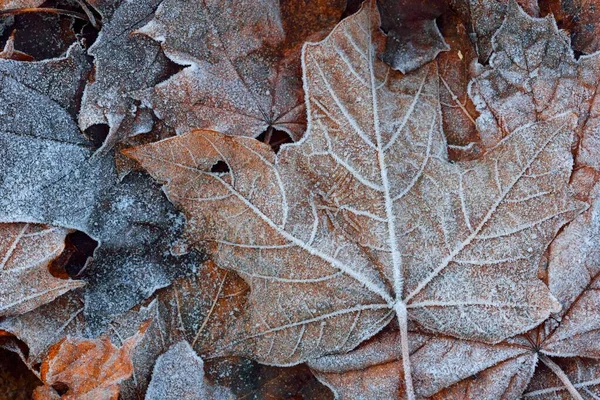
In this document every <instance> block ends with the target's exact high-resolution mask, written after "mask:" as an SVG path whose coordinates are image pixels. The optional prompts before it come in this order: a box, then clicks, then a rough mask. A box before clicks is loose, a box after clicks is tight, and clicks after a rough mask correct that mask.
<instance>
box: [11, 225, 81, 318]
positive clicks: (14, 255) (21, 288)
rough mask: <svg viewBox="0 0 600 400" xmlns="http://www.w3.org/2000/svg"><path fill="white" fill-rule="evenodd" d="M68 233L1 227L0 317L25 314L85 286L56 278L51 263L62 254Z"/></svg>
mask: <svg viewBox="0 0 600 400" xmlns="http://www.w3.org/2000/svg"><path fill="white" fill-rule="evenodd" d="M68 233H69V231H68V230H67V229H62V228H56V227H48V226H40V225H30V224H0V316H5V315H14V314H23V313H25V312H27V311H31V310H33V309H35V308H37V307H39V306H41V305H42V304H45V303H49V302H51V301H52V300H54V299H55V298H57V297H58V296H60V295H61V294H63V293H66V292H68V291H69V290H72V289H75V288H78V287H81V286H83V284H84V283H83V282H81V281H74V280H71V279H60V278H55V277H54V276H53V275H52V274H51V273H50V271H49V269H48V267H49V265H50V262H51V261H52V260H53V259H54V258H56V257H58V255H60V253H62V251H63V249H64V247H65V236H67V234H68Z"/></svg>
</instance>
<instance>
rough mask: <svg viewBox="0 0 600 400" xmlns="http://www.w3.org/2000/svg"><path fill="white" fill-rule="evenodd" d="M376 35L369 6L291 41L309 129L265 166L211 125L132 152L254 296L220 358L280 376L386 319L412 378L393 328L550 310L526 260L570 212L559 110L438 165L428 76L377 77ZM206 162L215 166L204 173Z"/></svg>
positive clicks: (496, 320) (433, 94)
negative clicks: (316, 39)
mask: <svg viewBox="0 0 600 400" xmlns="http://www.w3.org/2000/svg"><path fill="white" fill-rule="evenodd" d="M378 27H379V20H378V14H377V10H376V7H375V4H374V2H371V3H367V5H366V6H364V8H363V10H362V11H361V12H360V13H358V14H357V15H355V16H353V17H350V18H348V19H347V20H345V21H343V22H342V23H340V25H338V27H336V28H335V29H334V31H333V32H332V33H331V34H330V35H329V36H328V38H327V39H326V40H324V41H323V42H320V43H314V44H308V45H306V46H305V48H304V50H303V65H304V75H305V82H304V83H305V89H306V91H307V94H306V95H307V98H308V99H309V102H308V107H309V112H308V115H309V131H308V132H307V136H306V137H305V139H303V141H301V142H300V143H299V144H297V145H289V146H285V147H284V148H282V150H281V152H280V154H279V155H278V156H275V155H274V154H273V153H272V152H271V150H270V149H269V148H268V146H266V145H263V144H261V143H258V142H257V141H255V140H252V139H247V138H241V137H234V136H226V135H223V134H220V133H216V132H211V131H194V132H191V133H189V134H186V135H182V136H178V137H175V138H171V139H166V140H163V141H161V142H158V143H155V144H149V145H145V146H141V147H138V148H135V149H132V150H130V151H128V154H129V155H130V156H132V157H133V158H135V159H137V160H138V161H140V162H141V163H142V165H143V166H144V168H146V169H147V170H148V171H149V172H150V173H151V174H152V175H153V176H154V177H155V178H157V179H159V180H161V181H163V182H167V184H166V185H165V188H164V190H165V192H166V193H167V195H168V197H169V199H170V200H171V201H173V202H174V203H175V204H177V205H179V206H180V207H182V208H183V209H184V210H185V212H186V215H187V221H188V236H189V237H190V238H193V239H194V240H197V241H206V242H207V243H208V244H209V246H210V251H211V253H212V255H213V257H214V259H215V261H216V262H217V264H218V265H220V266H222V267H224V268H227V269H232V270H235V271H236V272H238V273H239V274H240V276H241V277H242V278H244V279H245V280H246V282H247V283H248V284H249V286H250V288H251V294H250V298H249V303H248V309H247V312H246V313H245V315H244V318H243V319H241V320H240V321H239V327H240V329H241V332H242V333H241V334H240V335H239V336H237V335H230V336H233V338H232V341H231V342H230V343H228V344H227V345H225V347H224V349H225V348H227V349H228V350H230V351H234V352H236V353H239V354H244V355H248V356H250V357H252V358H254V359H257V360H259V361H261V362H265V363H269V364H275V365H294V364H297V363H299V362H302V361H305V360H307V359H311V358H316V357H319V356H322V355H326V354H330V353H338V352H346V351H349V350H351V349H353V348H355V347H356V346H357V345H359V344H360V343H361V342H363V341H364V340H365V339H367V338H369V337H371V336H373V335H374V334H376V333H377V332H378V331H380V330H381V329H382V328H383V327H384V326H386V325H387V324H388V323H389V322H390V321H391V320H392V318H393V316H394V314H396V315H397V316H398V323H399V326H400V330H401V339H402V340H401V342H402V346H401V348H402V354H403V355H404V357H403V362H404V369H405V372H406V378H407V379H406V382H407V384H410V379H408V378H410V375H411V374H410V371H409V369H408V367H410V362H409V359H408V357H407V356H408V350H409V345H408V338H407V337H406V336H407V333H406V330H407V319H410V320H411V321H414V322H415V323H417V324H418V325H419V326H420V327H422V328H425V329H427V330H429V331H432V332H439V333H443V334H447V335H452V336H455V337H459V338H469V339H477V340H482V341H486V342H491V343H494V342H498V341H501V340H503V339H505V338H506V337H508V336H512V335H514V334H517V333H520V332H524V331H527V330H529V329H531V328H532V327H534V326H536V325H537V324H539V323H540V322H542V321H543V320H545V319H546V318H547V317H548V315H549V314H550V312H555V311H557V310H558V309H559V307H558V303H557V302H556V300H555V299H554V297H553V296H551V295H550V293H549V291H548V289H547V288H546V287H545V285H544V284H543V283H542V282H541V281H540V280H538V279H537V278H536V272H537V265H538V262H539V260H540V258H541V255H542V253H543V251H544V249H545V248H546V246H547V244H548V243H549V242H550V240H551V239H552V238H553V237H554V235H555V234H556V232H557V230H558V229H559V228H560V227H561V226H562V225H563V224H564V223H566V222H568V221H569V220H571V219H572V218H573V217H575V216H576V215H577V214H578V213H579V212H580V211H581V210H582V209H583V206H582V204H581V203H578V202H576V201H574V200H572V199H571V198H570V195H569V194H568V193H567V190H566V189H567V183H568V179H569V176H570V169H571V164H572V158H571V153H570V143H571V140H572V139H571V135H572V130H573V128H572V127H573V125H574V122H575V117H574V115H573V114H571V113H567V114H564V115H562V116H560V117H556V118H554V119H552V120H549V121H544V122H540V123H537V124H530V125H527V126H524V127H522V128H520V129H518V130H516V131H514V132H513V133H512V134H511V135H510V136H508V137H507V138H506V139H505V140H503V141H502V142H501V143H500V144H499V145H497V146H496V147H495V148H493V149H491V150H490V151H488V153H487V154H486V155H485V156H484V157H483V158H482V159H480V160H477V161H474V162H463V163H456V164H453V163H450V162H448V161H447V159H446V143H445V140H444V137H443V134H442V132H441V129H440V125H441V121H440V118H439V115H440V108H439V90H438V89H439V88H438V85H437V80H435V79H428V78H429V77H430V76H432V75H433V76H435V74H436V69H435V65H428V66H425V67H423V68H421V69H419V70H418V71H416V72H414V73H412V74H408V75H402V74H400V73H397V72H394V71H391V70H390V69H389V68H388V67H386V66H385V65H384V64H383V63H382V62H381V61H379V60H378V59H377V57H376V54H377V49H378V46H380V45H381V44H382V42H383V39H384V37H383V36H382V35H381V34H380V33H379V28H378ZM219 161H221V162H224V163H226V165H227V166H228V172H211V168H212V166H213V165H215V164H216V163H217V162H219ZM410 391H411V390H410V389H409V392H410Z"/></svg>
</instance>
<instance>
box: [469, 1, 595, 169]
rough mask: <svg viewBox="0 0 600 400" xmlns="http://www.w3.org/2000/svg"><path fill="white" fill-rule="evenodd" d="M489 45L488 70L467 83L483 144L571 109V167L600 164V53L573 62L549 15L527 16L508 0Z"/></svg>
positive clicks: (494, 142) (569, 49)
mask: <svg viewBox="0 0 600 400" xmlns="http://www.w3.org/2000/svg"><path fill="white" fill-rule="evenodd" d="M493 46H494V55H493V57H492V58H491V59H490V68H488V70H487V71H485V72H484V73H482V74H481V75H479V76H478V77H477V78H475V80H474V81H473V83H472V84H471V95H472V97H473V100H474V103H475V105H476V107H477V109H478V111H479V112H480V114H481V115H480V116H479V118H478V119H477V125H478V127H479V131H480V135H481V139H482V141H483V143H484V145H485V146H486V147H490V146H493V145H495V144H496V143H498V141H500V140H501V139H502V138H503V137H505V136H507V135H509V134H510V133H511V132H513V131H514V130H515V129H517V128H518V127H520V126H523V125H524V124H527V123H532V122H536V121H543V120H547V119H550V118H553V117H554V116H556V115H557V114H560V113H562V112H564V110H567V109H573V110H577V112H578V114H579V123H578V126H577V129H576V135H577V152H576V159H575V163H576V166H577V167H581V166H591V167H594V168H596V169H598V168H600V163H599V158H598V156H597V154H598V152H599V151H600V135H599V133H598V132H599V129H598V127H599V126H600V118H599V116H600V100H598V98H597V95H596V94H597V93H598V87H599V85H600V80H599V79H598V76H599V74H600V55H598V54H596V55H592V56H586V57H581V58H580V59H579V61H576V60H575V58H574V57H573V52H572V50H571V47H570V45H569V40H568V38H567V36H566V34H565V33H564V32H562V31H559V30H558V28H557V27H556V23H555V21H554V19H553V18H552V17H551V16H548V17H546V18H543V19H536V18H531V17H530V16H528V15H527V14H526V13H524V12H523V11H522V10H521V9H519V7H518V6H516V4H514V3H511V6H510V7H509V8H508V11H507V21H506V23H504V24H503V25H502V27H501V28H500V29H499V31H498V33H497V34H496V35H495V36H494V41H493ZM506 115H510V118H508V117H506Z"/></svg>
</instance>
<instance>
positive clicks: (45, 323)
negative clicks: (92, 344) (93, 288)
mask: <svg viewBox="0 0 600 400" xmlns="http://www.w3.org/2000/svg"><path fill="white" fill-rule="evenodd" d="M83 297H84V295H83V289H76V290H73V291H70V292H68V293H66V294H64V295H63V296H60V297H59V298H57V299H56V300H54V301H53V302H51V303H48V304H45V305H43V306H40V307H38V308H36V309H35V310H32V311H30V312H28V313H25V314H20V315H14V316H10V317H7V318H5V319H3V320H2V321H0V329H2V330H4V331H6V332H10V334H12V335H15V336H16V337H17V338H18V339H19V340H21V341H22V342H23V343H25V344H26V345H27V348H28V357H27V364H28V365H30V366H34V365H36V364H39V363H41V362H42V360H43V359H44V357H45V356H46V355H47V353H48V349H49V348H50V347H51V346H52V345H53V344H55V343H56V342H58V341H60V340H61V339H62V338H64V337H66V336H72V337H83V336H86V334H87V332H86V327H85V319H84V318H83V317H84V316H83V309H84V302H83Z"/></svg>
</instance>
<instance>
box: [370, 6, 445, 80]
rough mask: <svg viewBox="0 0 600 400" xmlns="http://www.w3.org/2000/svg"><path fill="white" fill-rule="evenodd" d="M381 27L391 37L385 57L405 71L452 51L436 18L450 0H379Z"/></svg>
mask: <svg viewBox="0 0 600 400" xmlns="http://www.w3.org/2000/svg"><path fill="white" fill-rule="evenodd" d="M377 4H378V6H379V10H380V12H381V28H382V29H383V30H384V31H385V32H386V33H387V35H388V38H387V42H386V46H385V52H384V53H383V54H382V59H383V61H385V62H386V63H388V64H389V65H390V66H391V67H392V68H394V69H395V70H397V71H400V72H402V73H406V72H410V71H413V70H415V69H417V68H419V67H421V66H422V65H424V64H426V63H428V62H430V61H432V60H434V59H435V57H436V56H437V55H438V54H439V53H440V52H442V51H447V50H450V47H449V46H448V44H447V43H446V42H445V41H444V37H443V36H442V34H441V33H440V31H439V29H438V27H437V25H436V23H435V18H437V17H439V16H440V15H442V14H443V13H444V12H445V11H446V9H447V7H448V4H447V2H446V1H439V0H434V1H417V2H416V1H410V0H379V1H378V2H377Z"/></svg>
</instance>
